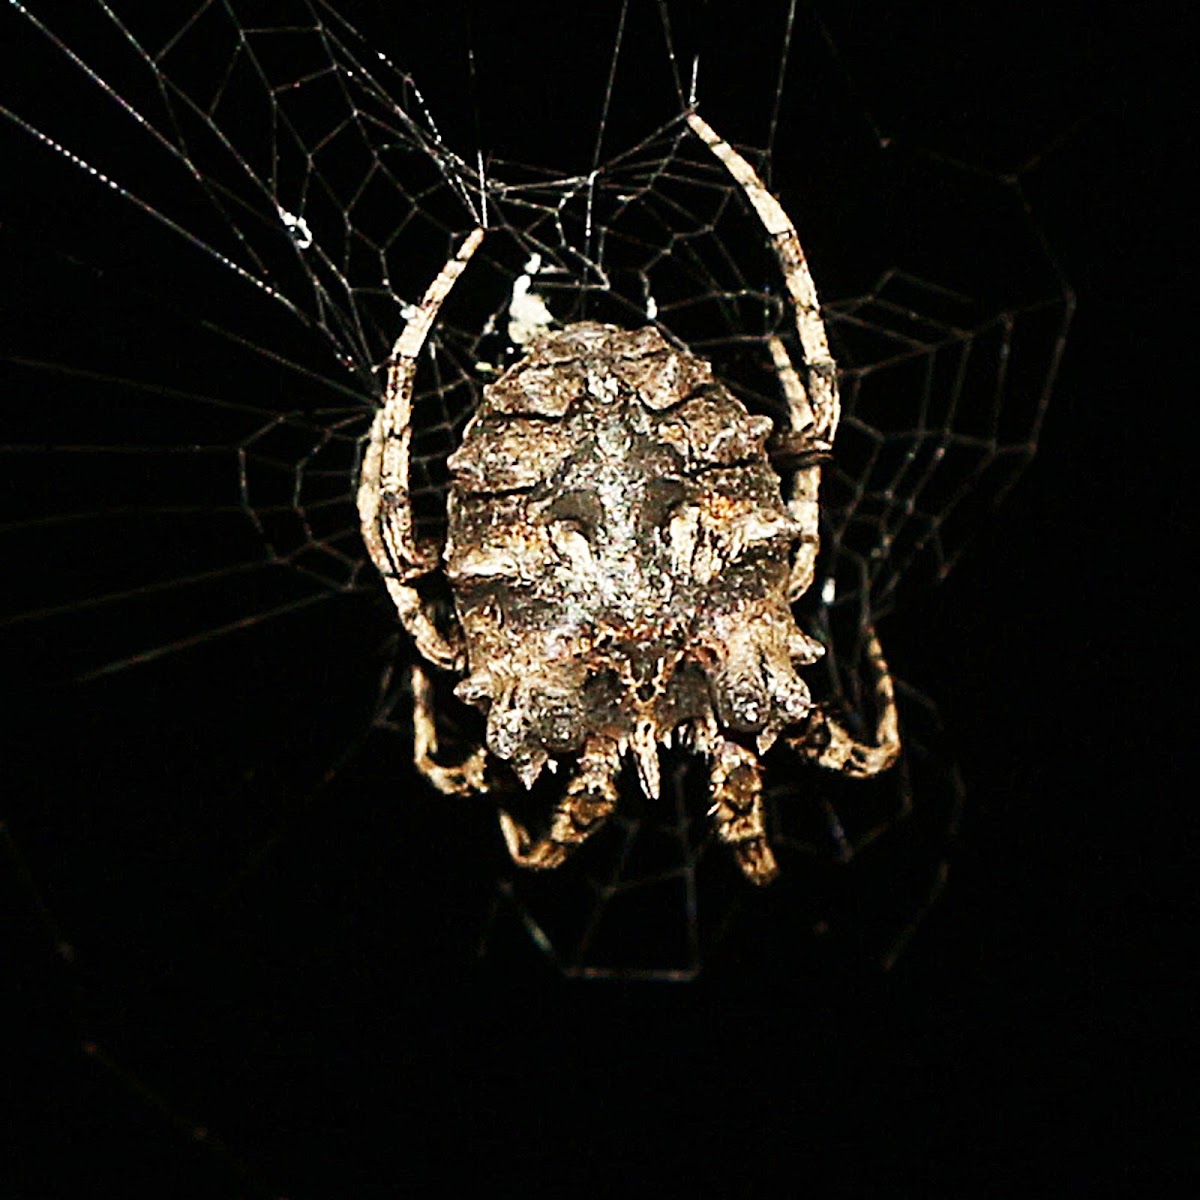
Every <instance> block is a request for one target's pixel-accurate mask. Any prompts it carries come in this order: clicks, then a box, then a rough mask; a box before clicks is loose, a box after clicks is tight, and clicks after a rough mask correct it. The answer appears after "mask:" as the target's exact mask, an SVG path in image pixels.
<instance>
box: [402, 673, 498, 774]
mask: <svg viewBox="0 0 1200 1200" xmlns="http://www.w3.org/2000/svg"><path fill="white" fill-rule="evenodd" d="M409 680H410V682H411V684H412V698H413V762H414V763H415V764H416V767H417V770H418V771H420V772H421V774H422V775H424V776H425V778H426V779H428V780H429V782H430V783H432V784H433V786H434V787H435V788H437V790H438V791H439V792H441V793H442V794H443V795H445V796H470V795H475V794H478V793H480V792H486V791H487V790H488V787H487V779H486V777H485V774H484V767H485V765H486V763H487V751H486V750H485V749H484V748H483V747H482V746H478V747H476V748H475V749H474V750H472V751H471V753H470V754H469V755H468V756H467V757H466V758H465V759H464V760H463V761H462V762H461V763H455V764H453V765H451V766H445V765H443V764H442V763H440V762H438V761H437V753H438V731H437V710H436V708H435V706H434V702H433V685H432V684H431V683H430V680H429V676H428V675H426V674H425V671H424V669H423V668H422V667H420V666H419V665H417V664H415V663H414V664H413V666H412V668H411V671H410V674H409Z"/></svg>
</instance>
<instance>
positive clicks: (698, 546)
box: [358, 113, 899, 883]
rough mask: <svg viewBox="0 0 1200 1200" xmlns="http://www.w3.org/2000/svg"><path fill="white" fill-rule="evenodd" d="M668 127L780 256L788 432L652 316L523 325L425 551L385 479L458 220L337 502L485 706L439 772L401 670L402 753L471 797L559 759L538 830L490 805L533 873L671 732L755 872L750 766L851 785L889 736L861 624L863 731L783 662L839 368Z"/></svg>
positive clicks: (418, 684)
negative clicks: (782, 466) (787, 329)
mask: <svg viewBox="0 0 1200 1200" xmlns="http://www.w3.org/2000/svg"><path fill="white" fill-rule="evenodd" d="M687 120H688V124H689V125H690V127H691V129H692V130H693V132H694V133H695V134H696V135H697V136H698V137H700V138H701V139H702V140H703V141H704V142H705V144H706V145H708V146H709V148H710V149H711V150H712V152H713V153H714V154H715V155H716V157H717V158H718V159H719V160H720V161H721V162H722V163H723V164H724V165H725V166H726V168H727V169H728V170H729V172H730V173H731V174H732V175H733V177H734V178H735V179H736V180H737V182H738V183H739V184H740V185H741V186H742V188H743V190H744V191H745V194H746V196H747V198H748V199H749V201H750V203H751V204H752V205H753V207H754V209H755V211H756V212H757V213H758V215H759V217H760V218H761V220H762V222H763V224H764V226H765V227H766V229H767V231H768V233H769V234H770V235H771V237H772V239H773V241H774V244H775V247H776V250H777V252H778V255H779V260H780V265H781V267H782V269H783V273H784V281H785V284H786V286H787V289H788V292H789V294H790V296H791V299H792V303H793V307H794V313H795V318H796V330H797V335H798V338H799V341H800V344H801V346H802V348H803V350H804V354H805V363H804V378H803V379H802V378H801V375H800V373H799V372H798V371H797V370H796V369H795V368H794V367H793V365H792V363H791V361H790V359H789V357H788V354H787V351H786V349H785V348H784V345H783V343H782V341H781V340H779V339H778V338H771V339H770V340H769V347H770V351H771V356H772V360H773V362H774V365H775V368H776V371H777V373H778V375H779V379H780V384H781V388H782V391H783V393H784V396H785V398H786V400H787V403H788V420H787V422H786V424H785V427H784V428H782V429H780V430H778V431H774V427H773V423H772V422H771V420H770V419H768V418H766V417H761V416H760V417H754V416H751V415H750V414H749V413H748V412H747V410H746V408H745V407H744V406H743V405H742V403H741V402H740V401H739V400H738V399H737V398H736V397H735V396H733V395H732V393H731V392H729V391H728V390H727V389H726V388H725V387H723V386H722V385H721V384H720V383H719V382H717V381H716V380H715V379H714V378H713V373H712V369H711V367H710V366H709V364H708V363H706V362H705V361H704V360H702V359H700V358H698V357H696V356H695V355H692V354H689V353H687V352H686V351H684V350H682V349H679V348H677V347H675V346H672V345H671V344H670V343H668V341H667V340H666V339H665V338H664V337H663V336H662V334H661V333H659V332H658V330H657V329H655V328H654V327H652V326H647V327H645V328H642V329H638V330H624V329H620V328H617V327H616V326H611V325H601V324H597V323H595V322H579V323H577V324H573V325H568V326H567V327H566V328H565V329H562V330H559V331H554V332H552V331H550V330H549V329H543V330H542V331H541V332H539V333H537V334H536V335H534V336H533V338H532V340H531V342H530V343H529V346H528V353H527V355H526V357H525V358H523V359H522V360H521V361H520V362H518V363H517V364H516V365H515V366H514V367H512V368H511V369H510V370H509V371H507V372H506V373H505V374H504V375H503V376H501V378H500V379H498V380H496V381H495V382H494V383H492V384H490V385H489V386H488V387H486V388H485V389H484V395H483V400H482V403H481V404H480V407H479V410H478V411H477V412H476V414H475V416H474V417H473V418H472V420H471V422H470V424H469V425H468V426H467V429H466V432H465V434H464V438H463V444H462V445H461V447H460V448H459V449H458V450H457V451H456V452H455V453H454V454H453V455H452V456H451V458H450V461H449V465H450V468H451V472H452V483H451V488H450V497H449V509H448V517H449V536H448V538H447V542H446V544H445V546H444V547H438V546H429V545H426V544H421V543H418V541H417V539H416V537H415V534H414V528H413V517H412V508H411V499H410V494H409V486H408V471H409V445H410V440H411V436H412V429H411V424H412V422H411V418H412V384H413V376H414V374H415V370H416V361H417V355H418V353H419V351H420V349H421V347H422V345H423V344H424V342H425V339H426V338H427V336H428V334H429V330H430V329H431V327H432V325H433V322H434V320H435V319H436V316H437V313H438V310H439V308H440V306H441V303H442V301H443V300H444V299H445V297H446V295H447V294H448V293H449V291H450V289H451V288H452V287H453V286H454V283H455V281H456V280H457V278H458V276H459V275H460V274H461V273H462V271H463V270H464V268H465V267H466V264H467V262H468V261H469V259H470V258H471V256H472V255H473V254H474V253H475V251H476V249H477V248H478V247H479V245H480V243H481V242H482V240H483V236H484V235H483V231H482V230H479V229H477V230H475V231H474V232H473V233H472V234H471V235H470V236H469V237H468V238H467V240H466V241H465V242H464V244H463V246H462V248H461V249H460V250H459V252H458V254H457V255H455V257H454V258H452V259H451V260H450V261H449V262H448V263H447V264H446V266H445V267H444V268H443V270H442V272H441V274H440V275H439V276H438V278H437V279H436V280H435V281H434V282H433V284H432V285H431V286H430V288H429V290H428V292H427V293H426V296H425V299H424V301H423V302H422V303H421V305H420V306H419V308H418V309H417V310H416V312H415V314H414V315H413V316H412V318H411V319H410V320H409V322H408V324H407V325H406V327H405V329H404V332H403V334H402V335H401V337H400V338H399V340H398V341H397V343H396V348H395V350H394V352H393V355H392V359H391V362H390V364H389V371H388V382H387V389H386V393H385V396H384V404H383V406H382V408H381V409H380V411H379V413H378V414H377V416H376V420H375V424H374V426H373V428H372V432H371V440H370V443H369V444H368V447H367V453H366V456H365V458H364V461H363V469H362V479H361V482H360V487H359V495H358V504H359V512H360V516H361V520H362V529H363V536H364V539H365V541H366V544H367V548H368V550H369V551H370V553H371V557H372V559H373V560H374V562H375V564H376V566H378V568H379V570H380V572H381V573H382V574H383V576H384V579H385V582H386V583H387V586H388V590H389V592H390V594H391V596H392V599H393V600H394V602H395V604H396V607H397V611H398V612H399V615H400V617H401V620H402V621H403V623H404V625H405V627H406V628H407V629H408V631H409V633H410V634H411V635H412V637H413V639H414V641H415V643H416V646H417V649H418V651H419V652H420V654H421V655H422V656H423V657H424V658H425V659H427V660H428V661H429V662H430V663H432V664H433V665H434V666H436V667H439V668H442V669H443V670H447V671H451V672H454V673H457V674H459V675H465V678H462V679H461V681H460V682H459V684H458V686H457V688H456V693H457V695H458V696H459V697H460V698H461V699H462V700H464V701H466V702H468V703H470V704H473V705H475V706H477V707H478V708H479V709H481V710H482V711H483V712H485V713H486V714H487V732H486V737H485V741H486V746H481V747H479V748H478V749H477V750H475V751H474V752H473V753H472V754H471V755H470V756H469V757H468V758H467V759H466V760H465V761H464V762H462V763H460V764H458V765H456V766H445V765H443V764H440V763H438V762H437V761H436V760H435V753H436V749H437V726H436V714H435V713H434V711H433V706H432V701H431V689H430V687H429V682H428V679H427V677H426V675H425V673H424V671H423V670H422V669H421V668H420V667H414V669H413V695H414V727H415V731H416V761H417V764H418V766H420V768H421V769H422V771H423V772H424V773H425V774H426V775H427V776H428V777H429V778H430V780H432V781H433V783H434V784H435V785H436V786H438V787H439V788H440V789H441V790H443V791H446V792H458V793H463V792H470V791H480V790H484V789H485V788H486V786H487V772H486V770H485V768H486V765H487V760H488V756H489V755H491V756H493V757H494V758H495V759H498V760H501V761H503V762H506V763H508V764H509V765H510V766H511V767H512V769H513V770H514V771H515V772H516V774H517V776H518V777H519V778H520V779H521V781H522V782H523V783H524V784H525V786H526V787H529V786H530V785H531V784H532V783H533V781H534V780H535V779H536V778H537V776H538V775H539V773H540V772H541V770H542V768H543V767H544V766H545V765H546V764H547V763H550V764H552V765H555V766H558V765H559V764H561V763H564V762H566V763H567V764H569V765H571V766H573V767H574V770H573V771H572V772H571V773H570V775H569V777H568V779H567V782H566V785H565V788H564V793H563V796H562V798H561V799H560V800H559V802H558V803H557V804H556V805H555V807H554V809H553V811H552V812H551V814H550V820H549V828H548V830H547V832H546V834H545V835H544V836H542V837H541V838H537V839H535V838H533V837H531V836H530V834H529V833H528V832H527V831H526V830H525V828H524V827H523V826H522V825H520V824H518V823H517V822H516V821H515V820H514V819H513V818H512V817H511V816H509V815H508V814H507V813H504V812H502V813H501V826H502V828H503V831H504V835H505V839H506V841H507V843H508V847H509V850H510V852H511V853H512V855H513V857H514V858H515V859H516V860H517V861H518V862H521V863H523V864H525V865H528V866H538V867H551V866H555V865H557V864H558V863H560V862H561V861H562V860H563V859H564V858H565V857H566V856H567V854H568V853H569V852H570V851H571V850H572V849H573V848H574V847H575V846H577V845H578V844H579V843H581V842H582V841H584V840H585V839H586V838H587V837H588V836H590V835H591V834H592V833H593V832H594V831H595V830H596V829H597V828H599V827H600V825H601V824H602V823H603V821H604V819H605V817H607V816H608V814H609V813H610V812H611V811H612V810H613V808H614V807H615V806H616V804H617V799H618V796H617V777H618V775H619V773H620V770H621V766H622V762H623V760H624V759H625V758H626V757H627V756H631V757H632V758H633V760H634V762H635V764H636V767H637V772H638V776H639V779H640V781H641V785H642V788H643V790H644V791H645V792H646V794H647V795H648V796H651V797H654V796H656V795H657V794H658V788H659V766H658V749H659V746H660V745H662V744H668V745H669V744H670V743H671V742H672V740H673V739H674V738H676V737H678V738H680V739H681V740H682V741H683V742H684V743H685V744H686V745H687V746H688V747H689V748H690V749H692V750H693V751H695V752H696V753H697V754H699V755H701V756H702V757H703V758H704V759H706V760H707V762H708V765H709V782H710V789H711V792H712V797H713V805H712V808H711V810H710V812H711V816H712V819H713V823H714V827H715V829H716V832H717V834H718V836H719V837H720V838H721V839H722V840H723V841H725V842H727V843H729V844H730V845H731V847H732V848H733V850H734V853H735V855H736V858H737V860H738V862H739V864H740V865H741V867H742V869H743V870H744V871H745V873H746V874H747V876H748V877H749V878H751V879H752V880H754V881H755V882H759V883H762V882H766V881H767V880H769V879H771V878H772V877H773V876H774V874H775V871H776V867H775V861H774V857H773V855H772V853H771V849H770V846H769V845H768V843H767V836H766V828H765V823H764V817H763V809H762V804H761V791H762V782H761V768H760V763H759V756H760V755H761V754H762V753H764V752H765V751H766V749H767V748H768V747H769V746H770V745H771V744H772V743H773V742H774V741H775V740H776V739H777V738H778V737H779V736H781V735H782V736H783V738H784V739H785V740H786V741H787V742H788V744H789V745H791V746H792V747H793V748H794V749H795V750H797V751H798V752H799V753H800V754H802V755H803V756H805V757H807V758H810V759H813V760H815V761H816V762H818V763H820V764H821V765H823V766H827V767H831V768H833V769H836V770H841V771H844V772H846V773H848V774H851V775H870V774H874V773H875V772H877V771H880V770H883V769H884V768H885V767H887V766H888V765H889V764H890V763H891V762H892V761H893V760H894V759H895V757H896V754H897V753H898V751H899V738H898V735H897V730H896V713H895V706H894V702H893V699H892V688H891V681H890V677H889V676H888V673H887V668H886V665H885V664H884V662H883V657H882V654H881V653H880V651H879V645H878V642H877V641H876V640H875V639H874V637H873V635H872V636H871V638H870V654H871V658H872V661H873V663H874V666H875V668H876V671H877V687H876V701H877V709H878V711H877V721H876V731H875V739H874V741H873V742H859V741H856V740H855V739H854V738H852V737H851V736H850V735H849V734H848V733H847V732H846V731H845V730H844V729H843V728H842V726H841V725H840V724H839V723H838V722H837V721H836V720H834V719H833V718H832V717H831V716H829V715H828V714H826V713H825V712H824V710H823V709H822V708H821V707H820V706H814V704H813V702H812V700H811V698H810V695H809V691H808V688H807V686H806V685H805V683H804V682H803V680H802V679H801V678H800V677H799V675H798V674H797V673H796V667H797V666H801V667H802V666H804V665H805V664H808V663H811V662H813V661H814V660H815V659H816V658H818V657H819V656H820V654H821V653H822V648H821V646H820V645H819V644H818V643H817V642H814V641H813V640H812V639H811V638H809V637H808V636H806V635H805V634H804V633H803V632H802V631H801V630H800V628H799V627H798V625H797V624H796V621H795V618H794V617H793V615H792V605H793V603H795V601H796V600H798V599H799V598H800V597H802V596H803V594H804V593H805V592H806V591H807V589H808V587H809V585H810V584H811V582H812V577H813V567H814V563H815V559H816V552H817V542H818V538H817V526H818V507H817V494H818V488H819V484H820V462H821V460H822V458H823V457H824V456H825V455H826V454H827V453H828V451H829V448H830V444H831V442H832V439H833V434H834V432H835V430H836V427H837V421H838V413H839V409H838V398H837V385H836V369H835V366H834V363H833V360H832V358H831V357H830V355H829V348H828V345H827V343H826V339H825V330H824V325H823V323H822V321H821V316H820V309H819V307H818V304H817V298H816V292H815V289H814V288H813V285H812V280H811V278H810V276H809V274H808V268H807V265H806V263H805V260H804V254H803V251H802V250H801V248H800V243H799V240H798V239H797V237H796V232H795V229H794V228H793V227H792V224H791V222H790V221H789V220H788V218H787V216H786V214H785V213H784V212H783V209H782V208H781V207H780V206H779V204H778V202H777V201H776V200H775V199H774V198H773V197H772V196H771V195H770V194H769V193H768V192H767V191H766V189H765V188H764V187H763V185H762V183H761V181H760V180H759V179H758V177H757V175H755V173H754V171H753V170H752V169H751V167H750V166H749V165H748V164H747V163H746V162H745V160H744V159H742V158H741V157H740V156H739V155H738V154H737V153H736V151H734V150H733V149H732V147H730V146H729V144H728V143H726V142H724V141H722V140H721V139H720V138H718V137H717V135H716V134H715V133H714V132H713V131H712V129H711V128H710V127H709V126H708V125H707V124H705V123H704V121H702V120H701V119H700V118H699V117H698V116H697V115H696V114H694V113H692V114H689V116H688V118H687ZM773 431H774V432H776V433H777V436H776V438H775V441H776V444H777V445H778V446H780V447H782V448H783V450H784V451H785V452H786V454H787V456H788V458H789V459H790V461H791V462H792V463H793V467H792V469H791V471H790V472H789V479H788V481H787V483H786V484H785V483H784V481H782V480H781V478H780V476H779V475H777V474H776V473H775V471H774V469H773V468H772V466H771V463H770V461H769V459H768V457H767V452H766V443H767V440H768V438H769V437H771V435H772V433H773ZM439 569H444V571H445V575H446V577H447V578H448V580H449V582H450V585H451V588H452V590H453V594H454V608H455V614H456V620H455V627H454V629H452V630H450V631H448V632H443V631H442V629H441V628H439V626H438V624H437V622H436V621H435V619H434V617H433V616H432V615H431V612H430V611H429V610H428V609H427V606H426V604H425V602H424V600H423V598H422V595H421V593H420V592H418V591H417V589H416V588H415V587H414V586H413V584H414V582H415V581H416V580H417V579H419V578H420V577H422V576H427V575H430V574H432V573H433V572H435V571H437V570H439Z"/></svg>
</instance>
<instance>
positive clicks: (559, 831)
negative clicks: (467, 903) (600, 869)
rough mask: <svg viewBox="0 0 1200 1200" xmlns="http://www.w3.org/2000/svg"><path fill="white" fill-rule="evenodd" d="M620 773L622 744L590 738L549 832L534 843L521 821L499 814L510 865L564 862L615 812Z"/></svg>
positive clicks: (537, 866)
mask: <svg viewBox="0 0 1200 1200" xmlns="http://www.w3.org/2000/svg"><path fill="white" fill-rule="evenodd" d="M620 771H621V749H620V746H619V745H618V744H617V743H616V742H615V741H613V740H612V739H611V738H606V737H591V738H589V739H588V741H587V744H586V745H585V746H584V749H583V753H582V754H581V755H580V758H579V769H578V770H577V771H576V773H575V775H574V776H573V777H572V778H571V781H570V782H569V783H568V784H567V790H566V792H565V793H564V795H563V797H562V799H561V800H559V802H558V803H557V804H556V805H555V806H554V810H553V812H552V813H551V814H550V829H549V831H548V832H547V834H546V836H545V837H543V838H541V839H540V840H539V841H537V842H535V841H533V839H532V838H531V837H530V836H529V831H528V830H527V829H526V828H525V827H524V826H523V825H522V824H520V822H518V821H517V820H515V819H514V818H513V817H512V816H511V815H510V814H509V813H507V812H505V811H503V810H501V812H500V830H501V832H502V833H503V834H504V841H505V842H506V843H507V845H508V852H509V854H511V855H512V857H513V861H514V862H516V863H519V864H520V865H521V866H522V867H534V868H549V867H557V866H559V865H560V864H561V863H563V862H564V861H565V860H566V858H567V856H568V855H569V854H570V853H571V852H572V851H573V850H575V849H576V848H577V847H578V846H580V845H581V844H582V843H583V842H585V841H587V839H588V838H590V837H591V836H592V834H593V833H595V832H596V831H597V830H598V829H600V827H601V826H602V825H603V824H604V822H605V821H606V820H607V819H608V816H609V814H610V813H611V812H612V811H613V809H614V808H616V806H617V776H618V775H619V774H620Z"/></svg>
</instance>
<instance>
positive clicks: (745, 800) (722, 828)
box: [708, 739, 779, 884]
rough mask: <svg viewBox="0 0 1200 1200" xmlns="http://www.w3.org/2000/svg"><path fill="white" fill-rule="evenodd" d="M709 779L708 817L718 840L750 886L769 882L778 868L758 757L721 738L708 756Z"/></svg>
mask: <svg viewBox="0 0 1200 1200" xmlns="http://www.w3.org/2000/svg"><path fill="white" fill-rule="evenodd" d="M709 780H710V784H711V787H712V797H713V805H712V807H711V808H710V809H709V810H708V815H709V816H710V817H711V818H712V822H713V827H714V828H715V830H716V834H717V837H718V838H720V840H721V841H722V842H724V843H725V844H726V845H727V846H729V847H730V849H732V850H733V853H734V857H735V858H736V859H737V863H738V866H739V867H741V869H742V871H743V873H744V874H745V876H746V878H747V879H749V880H750V882H751V883H757V884H765V883H770V882H771V880H773V879H774V878H775V876H776V875H778V874H779V867H778V866H777V865H776V862H775V855H774V854H772V852H771V847H770V845H769V844H768V842H767V827H766V818H765V815H764V811H763V803H762V768H761V767H760V766H759V761H758V758H757V756H756V755H754V754H752V753H751V752H750V751H749V750H747V749H746V748H745V747H744V746H739V745H738V744H737V743H736V742H730V741H726V740H724V739H722V740H721V741H720V742H718V743H717V745H716V747H715V748H714V749H713V750H712V751H711V752H710V754H709Z"/></svg>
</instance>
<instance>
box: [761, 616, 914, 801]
mask: <svg viewBox="0 0 1200 1200" xmlns="http://www.w3.org/2000/svg"><path fill="white" fill-rule="evenodd" d="M867 656H868V658H869V659H870V662H871V668H872V670H873V671H874V672H875V712H876V718H875V741H874V742H873V743H872V742H859V741H856V740H855V739H854V738H853V737H852V736H851V735H850V734H849V733H848V732H847V731H846V729H845V728H843V726H842V725H841V724H840V723H839V722H838V721H836V720H835V719H834V718H833V717H831V716H829V715H828V713H826V712H825V711H824V710H823V709H821V708H814V709H813V710H812V715H811V717H810V718H809V723H808V728H807V729H806V730H805V731H804V733H803V734H801V735H800V736H799V737H788V738H786V739H785V740H786V741H787V743H788V745H789V746H791V747H792V749H793V750H795V751H796V752H797V753H798V754H800V755H801V756H803V757H804V758H809V759H813V760H814V761H815V762H817V763H819V764H820V765H821V766H822V767H829V768H830V769H831V770H834V771H841V772H842V773H843V774H846V775H851V776H854V777H856V778H859V779H864V778H866V777H867V776H870V775H878V774H879V772H880V771H886V770H887V769H888V767H890V766H891V765H892V764H893V763H894V762H895V761H896V759H897V758H898V757H899V756H900V729H899V725H898V722H897V719H896V694H895V687H894V686H893V684H892V675H891V672H890V671H889V670H888V665H887V662H886V661H885V659H884V657H883V648H882V647H881V646H880V644H879V638H878V637H877V636H876V634H875V631H874V630H873V629H871V630H869V631H868V641H867Z"/></svg>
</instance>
